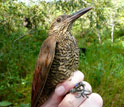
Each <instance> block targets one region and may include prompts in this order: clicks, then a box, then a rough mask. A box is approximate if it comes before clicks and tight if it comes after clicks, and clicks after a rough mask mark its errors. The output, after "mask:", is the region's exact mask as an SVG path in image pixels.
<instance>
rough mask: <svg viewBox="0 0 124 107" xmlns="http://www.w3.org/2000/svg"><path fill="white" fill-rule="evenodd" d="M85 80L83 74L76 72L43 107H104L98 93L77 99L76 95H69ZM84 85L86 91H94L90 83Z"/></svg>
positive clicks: (56, 90)
mask: <svg viewBox="0 0 124 107" xmlns="http://www.w3.org/2000/svg"><path fill="white" fill-rule="evenodd" d="M83 80H84V75H83V73H82V72H80V71H75V72H74V74H73V75H72V76H71V77H70V78H69V79H67V80H66V81H64V82H63V83H60V84H58V85H57V87H56V89H55V91H54V92H53V93H52V95H51V96H50V97H49V99H48V100H47V101H46V102H45V104H43V105H42V106H41V107H102V106H103V100H102V97H101V96H100V95H99V94H97V93H92V94H90V95H88V96H89V98H84V97H80V98H76V97H75V95H74V94H72V93H68V92H69V90H70V89H72V88H73V87H74V86H75V84H77V83H79V82H81V81H83ZM83 83H84V84H85V88H86V90H90V91H92V87H91V85H90V84H89V83H88V82H86V81H83Z"/></svg>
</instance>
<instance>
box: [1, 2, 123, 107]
mask: <svg viewBox="0 0 124 107" xmlns="http://www.w3.org/2000/svg"><path fill="white" fill-rule="evenodd" d="M89 5H92V6H93V7H95V8H94V9H93V10H92V11H91V12H89V13H88V14H86V15H84V16H83V18H80V19H79V20H77V21H76V22H75V24H74V26H73V29H72V34H73V35H75V37H76V38H77V40H78V44H79V47H81V48H82V47H86V50H87V51H86V55H83V54H82V55H81V57H80V65H79V70H81V71H82V72H83V73H84V74H85V80H87V81H88V82H89V83H91V85H92V87H93V91H94V92H98V93H99V94H100V95H101V96H102V97H103V99H104V104H105V105H104V106H105V107H111V106H112V107H116V106H117V107H121V106H123V99H124V97H123V96H124V91H123V90H124V86H123V84H124V66H123V65H124V52H123V50H124V21H123V20H124V15H123V13H124V8H123V7H124V2H123V0H118V2H117V5H114V3H113V1H112V0H104V1H103V0H96V2H93V1H91V0H87V1H84V0H83V1H82V0H67V1H62V0H60V1H53V2H50V3H47V2H45V1H41V2H39V4H38V5H35V4H34V3H31V5H29V6H26V5H25V4H24V3H20V2H17V1H16V0H15V1H12V0H6V1H0V10H1V11H0V101H1V102H0V104H3V105H2V106H4V105H6V106H9V105H12V106H17V107H19V106H20V107H29V106H30V94H31V82H32V75H33V71H34V67H35V63H36V59H37V56H38V53H39V50H40V47H41V44H42V42H43V40H44V39H45V38H46V37H47V35H48V29H49V26H50V23H51V21H52V20H53V19H54V18H55V17H56V16H58V15H61V14H64V13H66V14H72V13H73V12H75V11H77V10H79V9H81V8H84V7H87V6H89ZM115 9H116V11H115ZM113 15H114V17H113ZM112 18H113V20H114V25H115V27H114V43H112V42H111V32H112V31H111V19H112ZM98 34H99V35H100V36H101V41H102V43H101V44H99V42H98ZM5 101H6V102H5ZM8 101H10V102H11V103H9V102H8ZM7 104H8V105H7ZM0 106H1V105H0Z"/></svg>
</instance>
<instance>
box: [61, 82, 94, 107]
mask: <svg viewBox="0 0 124 107" xmlns="http://www.w3.org/2000/svg"><path fill="white" fill-rule="evenodd" d="M83 84H85V89H86V90H89V91H91V92H92V88H91V86H90V84H89V83H87V82H85V81H84V82H83ZM85 100H86V97H82V96H81V97H79V98H77V97H76V95H75V94H72V93H69V94H67V95H66V96H65V97H64V99H63V100H62V101H61V103H60V104H59V107H79V105H80V104H81V103H82V102H83V101H85Z"/></svg>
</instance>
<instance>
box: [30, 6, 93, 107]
mask: <svg viewBox="0 0 124 107" xmlns="http://www.w3.org/2000/svg"><path fill="white" fill-rule="evenodd" d="M91 9H92V7H87V8H84V9H81V10H79V11H77V12H75V13H73V14H72V15H65V14H64V15H60V16H58V17H57V18H55V20H54V21H53V22H52V24H51V26H50V28H49V31H48V37H47V39H46V40H44V42H43V43H42V46H41V48H40V52H39V55H38V59H37V62H36V66H35V71H34V75H33V82H32V93H31V107H40V106H41V105H43V104H44V103H45V102H46V101H47V99H48V97H49V96H50V94H51V93H52V92H53V91H54V89H55V87H56V86H57V84H59V83H61V82H63V81H64V80H66V79H68V78H69V77H70V75H71V74H73V72H74V71H76V70H77V69H78V62H79V50H80V49H79V48H78V44H77V41H76V39H75V38H74V36H72V34H71V28H72V25H73V23H74V22H75V21H76V20H77V19H78V18H79V17H81V16H82V15H83V14H85V13H87V12H88V11H89V10H91Z"/></svg>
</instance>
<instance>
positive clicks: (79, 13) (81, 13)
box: [67, 7, 93, 23]
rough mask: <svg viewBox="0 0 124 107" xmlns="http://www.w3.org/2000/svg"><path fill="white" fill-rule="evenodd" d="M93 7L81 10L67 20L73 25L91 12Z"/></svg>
mask: <svg viewBox="0 0 124 107" xmlns="http://www.w3.org/2000/svg"><path fill="white" fill-rule="evenodd" d="M92 8H93V7H87V8H84V9H81V10H79V11H77V12H75V13H74V14H72V15H70V16H69V17H68V18H67V20H68V21H69V22H70V23H71V22H74V21H75V20H76V19H78V18H79V17H81V16H82V15H84V14H85V13H87V12H88V11H89V10H91V9H92Z"/></svg>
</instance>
